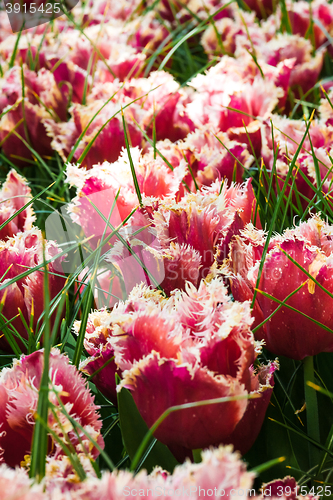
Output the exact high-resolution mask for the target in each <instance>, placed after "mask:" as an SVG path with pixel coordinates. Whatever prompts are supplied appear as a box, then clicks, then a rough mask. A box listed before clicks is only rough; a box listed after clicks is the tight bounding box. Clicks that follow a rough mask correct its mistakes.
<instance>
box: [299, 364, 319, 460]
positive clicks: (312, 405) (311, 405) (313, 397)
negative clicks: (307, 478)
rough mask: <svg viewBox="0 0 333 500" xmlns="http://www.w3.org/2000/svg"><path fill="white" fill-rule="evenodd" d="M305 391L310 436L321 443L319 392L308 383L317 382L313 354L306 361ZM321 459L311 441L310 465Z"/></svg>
mask: <svg viewBox="0 0 333 500" xmlns="http://www.w3.org/2000/svg"><path fill="white" fill-rule="evenodd" d="M303 363H304V393H305V402H306V421H307V431H308V436H309V437H310V438H312V439H313V440H315V441H317V442H318V443H320V432H319V415H318V404H317V393H316V391H315V390H314V389H313V388H312V387H310V386H309V385H308V382H312V383H313V384H314V383H315V377H314V367H313V356H307V357H306V358H305V359H304V361H303ZM319 461H320V450H319V448H317V447H316V446H314V445H313V444H312V443H309V462H310V467H316V466H317V465H318V464H319Z"/></svg>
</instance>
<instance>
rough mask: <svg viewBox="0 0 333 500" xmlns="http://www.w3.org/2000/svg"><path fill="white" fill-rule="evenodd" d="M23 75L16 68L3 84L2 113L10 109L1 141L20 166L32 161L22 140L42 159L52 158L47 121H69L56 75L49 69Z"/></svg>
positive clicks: (3, 121)
mask: <svg viewBox="0 0 333 500" xmlns="http://www.w3.org/2000/svg"><path fill="white" fill-rule="evenodd" d="M22 71H23V77H22V76H21V69H20V67H18V66H14V67H13V68H12V69H10V70H8V72H7V73H6V74H5V75H4V77H3V78H2V79H1V82H0V87H1V99H0V113H2V112H3V110H4V109H5V108H7V106H11V109H10V110H8V108H7V113H4V114H3V115H2V117H1V119H0V141H1V142H2V148H3V151H4V152H5V154H6V155H7V156H8V158H9V159H10V160H11V161H14V163H17V164H19V165H24V158H30V157H31V152H30V150H29V148H28V147H27V146H26V145H25V144H24V143H23V142H22V140H21V139H20V137H22V139H23V140H25V141H26V142H27V143H28V144H30V146H31V147H32V148H33V149H34V150H35V151H37V153H39V154H40V155H50V154H52V148H51V140H50V138H49V137H48V135H47V132H46V128H45V120H48V121H49V122H51V123H55V121H56V120H59V119H65V117H66V107H65V106H64V103H63V99H62V95H61V92H60V90H59V88H58V86H57V84H56V81H55V79H54V76H53V74H52V73H51V72H50V71H47V70H46V69H41V70H40V71H39V72H38V74H36V73H35V72H33V71H30V70H28V69H27V68H26V67H23V70H22ZM22 78H23V82H24V88H23V90H24V95H23V94H22ZM14 131H15V133H13V132H14ZM16 134H18V135H19V136H20V137H18V136H17V135H16ZM16 157H17V158H16ZM22 158H23V160H22Z"/></svg>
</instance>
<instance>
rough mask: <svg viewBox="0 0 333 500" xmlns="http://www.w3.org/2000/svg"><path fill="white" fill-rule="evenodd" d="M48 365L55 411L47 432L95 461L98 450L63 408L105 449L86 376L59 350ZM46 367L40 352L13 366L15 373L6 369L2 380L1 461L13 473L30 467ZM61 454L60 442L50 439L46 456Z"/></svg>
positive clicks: (53, 457) (52, 354)
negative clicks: (74, 424) (22, 464)
mask: <svg viewBox="0 0 333 500" xmlns="http://www.w3.org/2000/svg"><path fill="white" fill-rule="evenodd" d="M49 363H50V372H49V376H50V386H49V402H50V405H52V406H50V408H49V414H48V422H47V423H48V426H49V428H50V429H51V430H52V431H53V432H54V433H55V434H56V435H57V436H58V438H59V439H60V440H61V441H64V442H65V443H66V440H69V441H70V443H71V445H72V446H73V447H74V449H75V451H76V453H78V454H84V455H89V456H90V457H91V458H96V457H97V455H98V451H97V449H96V448H95V447H94V445H93V444H92V442H91V441H90V440H89V439H88V438H87V436H86V435H85V434H84V433H83V432H82V431H81V430H79V429H78V428H76V429H75V427H74V426H73V423H72V422H71V421H70V420H69V419H68V418H67V416H66V414H65V413H64V411H63V409H62V407H61V405H60V403H59V401H61V403H62V405H63V406H64V408H65V410H66V412H67V413H68V414H69V415H70V416H71V417H72V418H73V419H74V420H75V421H76V422H77V423H78V424H80V425H81V426H82V427H83V428H84V430H85V431H86V432H88V434H89V435H90V436H91V437H92V438H93V439H94V440H95V441H97V442H98V444H99V445H100V446H102V447H103V438H102V436H101V434H100V429H101V426H102V422H101V421H100V420H99V416H98V413H97V409H98V407H97V406H96V405H95V404H94V398H93V397H92V396H91V394H90V392H89V389H88V387H87V385H86V383H85V381H84V379H83V377H82V375H81V374H80V373H79V372H78V371H77V370H76V368H75V367H74V366H72V365H70V364H69V360H68V358H67V357H66V356H64V355H63V354H60V352H59V351H58V350H57V349H53V350H52V351H51V354H50V358H49ZM43 367H44V352H43V350H40V351H36V352H34V353H32V354H30V355H28V356H22V357H21V358H20V359H19V360H15V361H14V364H13V367H12V368H4V369H3V370H2V372H1V374H0V399H1V412H0V424H1V436H0V447H1V450H2V455H1V460H2V462H4V463H6V464H7V465H9V466H10V467H15V466H17V465H20V464H21V462H24V463H26V464H28V463H29V455H30V452H31V443H32V436H33V431H34V426H35V421H36V416H35V414H36V409H37V402H38V396H39V387H40V383H41V378H42V373H43ZM58 398H59V399H58ZM51 409H53V411H51ZM76 431H77V432H78V434H77V433H76ZM63 454H64V451H63V449H62V447H61V446H60V444H59V443H58V441H56V440H55V439H54V438H53V437H52V435H50V437H49V445H48V455H49V456H50V457H51V458H52V459H55V458H57V457H61V456H63Z"/></svg>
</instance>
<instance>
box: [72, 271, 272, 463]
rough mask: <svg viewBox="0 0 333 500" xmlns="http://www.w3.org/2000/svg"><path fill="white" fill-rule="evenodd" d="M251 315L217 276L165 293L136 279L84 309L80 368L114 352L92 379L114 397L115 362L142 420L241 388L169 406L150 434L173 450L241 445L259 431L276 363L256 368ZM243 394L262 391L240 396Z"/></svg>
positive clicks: (102, 361) (97, 363)
mask: <svg viewBox="0 0 333 500" xmlns="http://www.w3.org/2000/svg"><path fill="white" fill-rule="evenodd" d="M251 322H252V320H251V318H250V310H249V307H248V304H243V305H241V304H239V303H232V302H231V301H230V299H229V298H228V295H227V289H226V288H225V286H224V285H223V282H222V281H219V280H217V279H215V280H213V281H211V282H210V283H209V284H205V282H203V281H202V282H201V285H200V287H199V288H198V289H197V288H195V287H194V286H193V285H191V286H190V284H189V283H188V284H187V286H186V292H181V291H180V290H174V291H173V293H172V295H171V297H170V298H169V299H163V297H162V295H161V294H160V292H157V291H155V292H154V291H152V290H149V289H148V288H145V287H143V286H139V287H136V288H134V289H133V290H132V292H131V294H130V296H129V298H128V300H127V301H126V302H124V303H122V302H120V303H119V304H118V305H116V306H115V307H114V309H113V311H112V312H111V313H108V312H107V311H106V310H101V311H99V312H95V313H93V314H91V315H90V317H89V319H88V326H87V333H86V338H85V345H86V348H87V349H88V352H90V353H92V354H93V355H92V357H91V358H88V360H87V361H86V362H85V363H84V365H83V369H84V371H87V372H88V373H91V372H92V370H93V369H94V370H96V369H97V368H101V367H102V366H103V365H104V364H105V363H106V362H107V361H108V360H109V361H111V359H112V358H113V356H114V360H113V361H111V363H113V362H114V364H110V365H109V367H105V368H104V369H103V370H106V371H105V375H104V379H103V380H102V383H100V381H99V380H98V379H97V380H96V385H97V387H98V388H99V389H100V390H101V391H102V392H105V393H106V395H107V396H108V397H110V398H111V399H114V392H113V391H114V388H115V385H114V373H115V370H116V369H118V370H119V371H120V373H122V376H123V381H122V384H121V386H122V387H126V388H128V389H130V390H131V391H132V394H133V397H134V400H135V402H136V404H137V406H138V409H139V411H140V413H141V415H142V417H143V418H144V420H145V421H146V423H147V425H148V426H151V425H152V424H153V423H154V422H155V421H156V420H157V418H158V417H160V416H161V415H162V413H163V412H164V411H165V410H167V409H168V408H169V407H171V406H174V405H178V404H184V403H187V402H196V401H201V400H205V399H210V398H211V399H214V398H219V397H230V396H232V397H234V396H241V397H240V399H239V400H237V398H236V400H235V401H230V402H227V403H219V404H217V405H208V406H200V407H197V408H191V409H186V410H185V409H184V410H181V411H178V412H175V413H172V414H171V415H170V416H169V417H167V419H166V420H165V422H163V423H162V424H161V426H160V427H159V428H158V429H157V430H156V434H155V435H156V437H157V438H158V439H160V440H161V441H162V442H163V443H165V444H167V445H168V446H170V447H171V449H172V450H173V451H174V452H175V453H176V454H177V455H178V454H179V453H180V450H189V449H195V448H202V447H207V446H209V445H212V444H215V445H216V444H219V443H229V442H232V443H234V444H235V445H237V447H238V449H240V450H241V451H242V452H243V453H245V452H246V451H247V450H248V449H249V448H250V447H251V446H252V444H253V442H254V440H255V438H256V436H257V434H258V433H259V430H260V427H261V424H262V421H263V418H264V414H265V411H266V408H267V405H268V402H269V398H270V394H271V391H272V384H273V372H274V371H275V369H276V367H277V365H276V364H275V363H272V364H271V365H268V366H267V367H264V366H261V367H259V368H258V369H257V370H254V368H253V363H254V361H255V359H256V357H257V349H256V346H255V343H254V340H253V336H252V333H251V331H250V324H251ZM78 329H79V324H77V325H76V330H77V331H78ZM90 363H93V368H90V369H89V364H90ZM87 368H88V370H87ZM103 370H102V372H103ZM107 370H108V371H107ZM102 372H100V373H102ZM108 373H110V376H109V377H108V376H107V374H108ZM112 374H113V377H112ZM166 387H167V389H166ZM249 394H259V395H260V396H259V399H255V400H253V401H247V400H246V399H243V398H244V396H246V395H249ZM221 411H223V412H224V418H223V420H221V419H220V418H219V415H220V412H221ZM202 422H205V426H202ZM182 453H183V452H182ZM182 453H181V454H182ZM178 456H179V455H178Z"/></svg>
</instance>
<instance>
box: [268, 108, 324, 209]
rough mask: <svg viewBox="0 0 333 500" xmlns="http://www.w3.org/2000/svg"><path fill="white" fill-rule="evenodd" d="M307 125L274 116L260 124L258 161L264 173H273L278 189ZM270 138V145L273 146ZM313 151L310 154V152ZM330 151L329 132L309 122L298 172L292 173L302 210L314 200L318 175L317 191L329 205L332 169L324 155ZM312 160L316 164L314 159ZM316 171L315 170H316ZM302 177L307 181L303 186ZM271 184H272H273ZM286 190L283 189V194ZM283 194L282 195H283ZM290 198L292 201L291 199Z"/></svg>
mask: <svg viewBox="0 0 333 500" xmlns="http://www.w3.org/2000/svg"><path fill="white" fill-rule="evenodd" d="M306 127H307V124H306V123H305V122H304V121H300V120H290V119H289V118H286V117H281V116H278V115H275V116H274V117H273V118H272V120H271V121H270V122H266V123H264V124H263V126H262V129H261V132H262V157H263V161H264V163H265V166H266V168H267V169H268V170H270V169H273V166H274V165H275V169H276V172H277V175H278V177H279V180H278V182H279V186H280V188H281V187H282V185H283V183H284V179H285V177H286V175H287V173H288V170H289V163H290V161H291V160H292V159H293V156H294V154H295V153H296V151H297V148H298V145H299V144H300V142H301V141H302V139H303V138H304V136H305V133H306ZM273 137H274V144H273ZM276 149H277V153H276V159H275V160H274V151H273V150H276ZM312 149H313V151H312ZM332 149H333V128H332V126H330V125H329V123H328V124H327V125H324V124H323V122H322V121H321V120H312V121H311V124H310V127H309V131H308V134H307V136H306V137H305V139H304V141H303V144H302V148H301V150H300V152H299V155H298V157H297V166H298V168H299V169H300V170H301V171H302V175H301V174H300V172H298V171H297V170H295V180H294V182H295V185H296V188H297V190H298V192H299V193H300V195H302V196H300V197H299V198H300V202H301V204H302V206H303V207H304V208H306V207H307V205H308V203H309V200H311V199H312V198H313V196H314V192H315V191H314V188H313V187H311V186H312V185H313V186H316V187H317V186H318V179H317V175H318V173H319V176H320V179H321V181H322V183H321V190H322V191H323V193H325V194H326V196H327V199H328V201H330V195H329V193H330V192H331V190H332V186H331V180H332V174H331V173H330V169H331V167H332V165H331V161H330V158H329V155H328V154H327V152H329V154H330V152H332ZM314 156H315V158H316V159H317V160H315V159H314ZM317 168H318V170H317ZM304 176H306V177H307V178H308V180H310V185H309V182H307V181H306V180H305V179H304ZM274 183H275V180H274ZM288 191H289V187H288V188H287V193H288ZM287 193H286V194H287ZM293 197H295V196H294V195H293Z"/></svg>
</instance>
